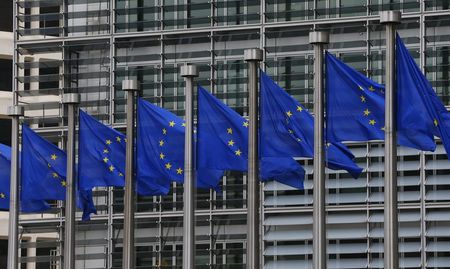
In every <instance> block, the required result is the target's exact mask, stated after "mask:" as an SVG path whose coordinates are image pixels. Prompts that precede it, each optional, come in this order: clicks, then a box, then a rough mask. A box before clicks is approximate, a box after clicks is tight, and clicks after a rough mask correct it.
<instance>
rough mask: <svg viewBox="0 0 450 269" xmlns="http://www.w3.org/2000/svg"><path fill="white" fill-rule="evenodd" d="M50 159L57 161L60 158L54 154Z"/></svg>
mask: <svg viewBox="0 0 450 269" xmlns="http://www.w3.org/2000/svg"><path fill="white" fill-rule="evenodd" d="M50 158H52V160H53V161H56V159H58V156H56V154H52V156H51V157H50Z"/></svg>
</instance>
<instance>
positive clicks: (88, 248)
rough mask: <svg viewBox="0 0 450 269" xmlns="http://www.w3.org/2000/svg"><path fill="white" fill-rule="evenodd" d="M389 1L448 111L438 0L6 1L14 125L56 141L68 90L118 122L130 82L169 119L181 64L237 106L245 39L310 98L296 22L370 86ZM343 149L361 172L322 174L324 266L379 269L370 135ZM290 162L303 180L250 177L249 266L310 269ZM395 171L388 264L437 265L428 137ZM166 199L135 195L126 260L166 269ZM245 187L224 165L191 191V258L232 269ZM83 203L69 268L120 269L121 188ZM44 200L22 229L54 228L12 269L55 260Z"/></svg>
mask: <svg viewBox="0 0 450 269" xmlns="http://www.w3.org/2000/svg"><path fill="white" fill-rule="evenodd" d="M389 9H395V10H400V11H402V13H403V20H402V24H401V25H399V26H398V31H399V33H400V35H401V36H402V38H403V39H404V41H405V43H406V45H407V46H408V48H409V49H410V50H411V52H412V54H413V55H414V57H415V58H416V60H417V62H418V63H419V64H420V66H421V67H422V69H423V70H424V72H425V73H426V75H427V77H428V79H429V80H430V81H431V83H432V84H433V86H434V88H435V90H436V91H437V93H438V95H439V96H440V97H441V99H442V100H443V102H444V104H445V105H449V104H450V99H449V98H450V94H449V90H450V81H449V76H450V63H449V61H450V10H449V9H450V5H449V4H448V3H447V1H439V0H431V1H429V0H427V1H425V0H390V1H386V0H337V1H335V0H262V1H255V0H244V1H235V0H166V1H163V0H155V1H144V0H129V1H127V0H19V1H14V15H15V16H14V18H15V21H14V33H15V38H16V43H15V55H14V57H13V59H14V62H15V68H14V69H15V70H13V71H14V72H13V74H14V83H15V88H16V89H17V91H18V93H19V94H20V100H21V101H22V103H23V105H25V108H26V113H25V117H24V122H25V123H27V124H30V125H31V126H32V127H33V128H35V129H36V130H37V131H38V132H39V133H40V134H41V135H42V136H44V137H45V138H47V139H49V140H51V141H53V142H54V143H56V144H59V145H60V146H61V147H62V146H63V145H64V141H65V135H66V128H65V127H64V126H65V125H66V124H67V122H66V113H67V111H65V109H64V107H63V106H62V105H61V104H60V100H61V94H62V93H63V92H77V93H80V95H81V100H82V102H81V108H82V109H84V110H85V111H87V112H88V113H89V114H91V115H94V116H95V117H96V118H97V119H99V120H101V121H102V122H103V123H105V124H108V125H112V126H114V127H115V128H117V129H119V130H122V131H123V130H124V126H125V116H126V115H125V111H126V110H125V99H124V93H123V91H122V90H121V82H122V80H123V79H125V78H130V77H132V78H136V79H137V80H138V82H139V85H140V88H141V96H142V97H143V98H145V99H146V100H148V101H150V102H152V103H155V104H158V105H160V106H161V107H163V108H166V109H168V110H171V111H173V112H174V113H176V114H178V115H180V116H183V115H184V83H183V78H182V77H181V76H180V74H179V68H180V66H181V65H183V64H185V63H193V64H196V65H197V66H198V67H199V69H200V77H199V79H198V82H199V83H200V84H201V85H202V86H204V87H206V88H208V89H209V90H211V91H212V92H213V93H214V94H215V95H216V96H217V97H218V98H220V99H222V100H224V102H226V104H227V105H229V106H231V107H233V108H234V109H235V110H236V111H238V112H239V113H240V114H242V115H244V116H246V115H247V112H248V107H247V104H248V102H247V94H248V93H247V88H246V87H247V86H246V81H247V70H246V65H245V63H244V61H243V52H244V50H245V49H247V48H254V47H258V48H261V49H263V50H264V61H263V63H262V65H261V67H262V68H263V69H264V70H266V71H267V73H268V74H269V75H271V76H272V77H273V78H274V79H275V80H276V81H278V83H280V85H281V86H282V87H284V88H286V90H287V91H288V92H289V93H290V94H291V95H293V96H294V97H295V98H296V99H297V100H299V101H300V102H302V103H303V104H305V105H306V106H307V107H308V108H312V105H313V100H312V93H313V75H314V74H313V56H312V55H313V52H312V46H310V45H309V44H308V41H309V40H308V34H309V32H310V31H311V30H313V29H317V30H326V31H329V32H330V41H331V42H330V44H329V46H328V48H329V50H330V52H332V53H333V54H336V55H338V56H339V57H340V58H341V59H343V60H344V61H345V62H346V63H348V64H350V65H351V66H353V67H355V68H356V69H358V70H359V71H361V72H362V73H364V74H366V75H367V76H369V77H371V78H372V79H374V80H375V81H377V82H380V83H383V82H384V63H385V62H384V61H385V39H384V34H385V33H384V27H383V26H381V25H380V24H379V12H380V11H382V10H389ZM27 98H28V99H27ZM27 100H28V101H27ZM30 100H31V101H30ZM349 147H350V148H351V149H352V151H353V152H354V154H355V155H356V157H357V158H356V160H357V162H358V164H359V165H360V166H361V167H363V168H364V172H363V174H362V175H361V177H360V178H359V179H356V180H355V179H353V178H351V176H350V175H348V174H347V173H344V172H343V171H331V170H327V190H328V193H327V222H328V225H327V236H328V243H329V245H328V258H329V262H328V268H383V252H384V251H383V221H384V220H383V199H384V198H383V167H384V166H383V154H384V153H383V145H382V143H380V142H377V141H374V142H370V143H349ZM302 163H303V164H304V166H305V169H306V170H307V172H308V176H307V179H306V182H305V190H295V189H292V188H289V187H287V186H283V185H281V184H277V183H275V182H270V183H266V184H264V185H263V188H262V191H261V194H262V195H261V197H262V214H261V219H262V223H263V226H262V227H261V233H262V238H261V242H262V248H263V249H262V252H263V255H262V257H263V258H262V259H263V261H262V262H263V264H264V268H270V269H275V268H283V269H289V268H312V254H313V253H312V193H313V190H312V174H311V173H312V160H302ZM398 176H399V187H398V191H399V219H400V231H399V236H400V239H399V240H400V243H399V244H400V267H401V268H422V269H424V268H446V267H448V264H450V258H448V257H450V229H449V228H448V227H449V225H450V163H449V161H448V159H447V156H446V154H445V151H444V149H443V147H442V145H441V144H440V142H439V141H438V147H437V149H436V151H435V152H420V151H417V150H414V149H409V148H399V163H398ZM182 193H183V186H182V185H179V184H178V185H177V184H173V188H172V190H171V192H170V194H169V195H167V196H164V197H138V199H137V213H136V216H135V218H136V259H137V260H136V267H137V268H181V257H182V255H181V254H182V251H183V249H182V237H183V234H182V225H183V223H182V220H183V218H182V217H183V216H182V208H183V203H182ZM245 197H246V176H245V174H242V173H235V172H230V173H228V174H227V176H226V177H225V178H224V180H223V191H222V192H214V191H198V198H197V211H196V214H197V230H196V231H197V239H196V244H197V259H196V264H197V268H205V269H206V268H209V269H213V268H245V248H246V233H247V232H246V214H247V213H246V199H245ZM94 199H95V202H96V205H97V208H98V215H96V216H94V217H93V218H92V220H91V221H90V222H78V223H77V242H76V246H77V249H76V252H77V261H76V264H77V268H86V269H94V268H121V254H122V235H123V190H122V189H117V188H115V189H111V188H106V189H98V190H96V191H95V198H94ZM53 205H54V208H53V210H52V212H51V213H52V214H45V215H40V216H39V217H34V218H29V217H27V216H25V215H22V216H21V235H22V236H23V238H26V236H27V235H28V234H52V235H55V236H54V237H48V238H47V239H45V240H37V241H34V242H31V241H27V240H24V241H23V242H22V243H21V245H20V246H21V249H22V250H25V251H24V252H23V253H26V252H27V251H26V250H30V249H34V250H35V251H31V252H28V253H32V255H26V256H24V257H22V258H21V262H22V263H23V264H26V263H28V262H33V263H35V265H36V268H48V266H50V268H61V260H62V258H61V253H62V245H63V242H62V239H63V236H62V235H63V233H62V232H63V228H64V218H63V210H62V206H63V204H62V203H61V202H55V203H54V204H53ZM78 216H80V215H78ZM43 249H46V250H50V251H41V250H43ZM34 253H35V255H33V254H34ZM39 266H42V267H39ZM45 266H46V267H45Z"/></svg>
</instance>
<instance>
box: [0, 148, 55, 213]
mask: <svg viewBox="0 0 450 269" xmlns="http://www.w3.org/2000/svg"><path fill="white" fill-rule="evenodd" d="M10 180H11V148H10V147H8V146H6V145H3V144H0V210H9V199H10V196H9V190H10ZM20 207H21V209H22V212H24V213H41V212H45V211H47V210H48V209H50V206H49V205H48V204H47V203H46V202H45V201H43V200H38V201H22V202H21V203H20Z"/></svg>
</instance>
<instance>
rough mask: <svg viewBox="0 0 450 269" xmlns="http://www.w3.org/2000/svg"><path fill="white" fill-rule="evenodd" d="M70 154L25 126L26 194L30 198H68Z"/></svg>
mask: <svg viewBox="0 0 450 269" xmlns="http://www.w3.org/2000/svg"><path fill="white" fill-rule="evenodd" d="M66 165H67V163H66V153H65V152H64V151H62V150H61V149H59V148H58V147H57V146H55V145H53V144H52V143H50V142H48V141H46V140H45V139H43V138H42V137H40V136H39V135H38V134H36V133H35V132H34V131H32V130H31V129H30V128H29V127H28V126H26V125H22V195H23V199H26V200H65V199H66V168H67V167H66Z"/></svg>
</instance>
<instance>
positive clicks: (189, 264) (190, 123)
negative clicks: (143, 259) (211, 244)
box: [180, 64, 198, 269]
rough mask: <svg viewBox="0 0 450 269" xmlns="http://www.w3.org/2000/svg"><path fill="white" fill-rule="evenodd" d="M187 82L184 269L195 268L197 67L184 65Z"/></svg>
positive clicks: (183, 71)
mask: <svg viewBox="0 0 450 269" xmlns="http://www.w3.org/2000/svg"><path fill="white" fill-rule="evenodd" d="M180 73H181V76H182V77H183V78H184V81H185V95H186V103H185V109H186V115H185V121H186V124H185V125H186V126H185V130H186V131H185V136H184V194H183V201H184V208H183V210H184V212H183V213H184V214H183V231H184V233H183V269H194V268H195V177H194V173H195V170H194V151H193V149H194V139H193V136H194V78H195V77H198V69H197V66H195V65H189V64H186V65H183V66H182V67H181V70H180Z"/></svg>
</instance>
